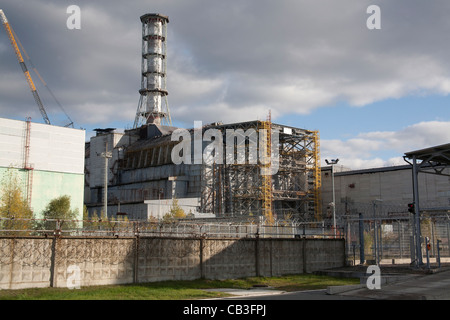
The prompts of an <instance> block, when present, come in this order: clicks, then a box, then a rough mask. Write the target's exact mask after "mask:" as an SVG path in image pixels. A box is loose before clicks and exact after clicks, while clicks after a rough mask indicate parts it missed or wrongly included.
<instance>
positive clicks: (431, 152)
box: [403, 143, 450, 175]
mask: <svg viewBox="0 0 450 320" xmlns="http://www.w3.org/2000/svg"><path fill="white" fill-rule="evenodd" d="M407 158H408V159H413V160H415V161H417V160H421V161H422V162H421V163H420V164H418V171H420V172H426V173H435V174H442V175H448V174H445V173H444V172H443V170H444V169H445V168H448V167H450V143H447V144H442V145H439V146H434V147H429V148H425V149H421V150H416V151H410V152H406V153H405V155H404V156H403V159H405V161H406V162H408V163H409V164H411V163H410V162H409V161H407V160H406V159H407Z"/></svg>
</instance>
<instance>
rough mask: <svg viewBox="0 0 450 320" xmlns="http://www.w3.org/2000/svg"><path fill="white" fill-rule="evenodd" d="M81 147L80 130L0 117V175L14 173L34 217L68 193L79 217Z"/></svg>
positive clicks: (81, 178)
mask: <svg viewBox="0 0 450 320" xmlns="http://www.w3.org/2000/svg"><path fill="white" fill-rule="evenodd" d="M84 148H85V132H84V130H79V129H73V128H65V127H58V126H52V125H47V124H41V123H35V122H31V120H29V119H28V120H27V121H19V120H10V119H4V118H0V177H3V176H5V174H6V172H7V171H8V170H13V171H14V172H15V173H17V176H18V177H19V179H20V181H21V182H22V184H23V190H24V195H25V196H26V198H27V200H28V203H29V205H30V207H31V209H32V210H33V213H34V217H35V218H40V217H41V213H42V211H43V210H44V209H45V207H46V206H47V205H48V203H49V202H50V201H51V200H53V199H55V198H57V197H60V196H64V195H68V196H70V200H71V206H72V209H73V210H77V212H78V218H79V219H82V217H83V201H84V199H83V196H84V195H83V186H84V163H83V159H84Z"/></svg>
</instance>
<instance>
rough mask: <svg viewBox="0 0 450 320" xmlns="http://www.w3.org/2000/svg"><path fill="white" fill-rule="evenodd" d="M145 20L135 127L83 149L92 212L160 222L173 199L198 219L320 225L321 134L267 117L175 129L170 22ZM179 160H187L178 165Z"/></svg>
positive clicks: (102, 135)
mask: <svg viewBox="0 0 450 320" xmlns="http://www.w3.org/2000/svg"><path fill="white" fill-rule="evenodd" d="M140 20H141V22H142V60H141V61H142V63H141V67H142V68H141V88H140V90H139V94H140V98H139V104H138V108H137V111H136V117H135V120H134V125H133V128H132V129H130V130H125V131H124V132H117V131H116V130H115V129H114V128H102V129H96V135H95V136H93V137H91V138H90V141H89V142H87V143H86V152H85V195H84V197H85V204H86V206H87V208H88V211H89V213H90V214H93V213H96V214H97V215H100V214H103V215H105V214H106V215H107V216H108V217H112V216H115V215H117V214H122V215H123V214H126V215H127V217H128V219H130V220H148V219H158V218H162V217H163V216H164V214H166V213H167V212H168V210H169V209H170V207H171V205H172V204H173V200H174V199H176V200H177V202H178V205H179V206H180V207H181V208H182V209H183V210H184V212H185V213H186V214H187V215H189V216H192V217H216V218H220V217H243V216H244V217H245V216H262V217H264V218H267V219H274V218H281V217H285V216H286V215H288V216H289V217H295V218H298V219H302V220H308V221H311V220H312V219H320V215H321V208H320V207H321V200H320V185H321V169H320V158H319V134H318V132H317V131H312V130H306V129H301V128H295V127H291V126H285V125H281V124H276V123H272V121H271V119H270V114H269V116H268V118H267V119H266V120H254V121H247V122H239V123H230V124H223V123H219V122H217V123H211V124H202V123H201V122H200V121H199V122H196V123H195V124H194V127H193V128H189V129H182V128H176V127H174V126H172V120H171V117H170V110H169V107H168V103H167V95H168V91H167V88H166V77H167V74H166V40H167V24H168V23H169V18H168V17H167V16H164V15H161V14H145V15H143V16H141V17H140ZM180 159H181V160H180Z"/></svg>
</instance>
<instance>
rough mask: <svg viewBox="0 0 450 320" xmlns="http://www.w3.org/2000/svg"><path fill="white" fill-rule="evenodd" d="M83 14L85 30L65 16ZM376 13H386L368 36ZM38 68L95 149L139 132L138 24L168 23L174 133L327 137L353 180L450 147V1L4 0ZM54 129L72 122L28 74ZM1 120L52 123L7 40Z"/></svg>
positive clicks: (0, 63) (325, 146)
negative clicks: (363, 171)
mask: <svg viewBox="0 0 450 320" xmlns="http://www.w3.org/2000/svg"><path fill="white" fill-rule="evenodd" d="M73 4H75V5H78V6H79V7H80V9H81V15H80V18H81V29H79V30H76V29H75V30H70V29H68V28H67V24H66V22H67V20H68V19H69V18H70V14H68V13H67V12H66V10H67V7H68V6H70V5H73ZM370 5H377V6H379V8H380V9H381V15H380V17H381V20H380V21H381V29H375V30H371V29H369V28H368V27H367V20H368V19H369V21H372V20H371V16H372V13H367V8H368V7H369V6H370ZM0 8H1V9H3V10H4V12H5V13H6V15H7V17H8V19H9V22H10V24H11V26H12V27H13V29H14V31H15V33H16V34H17V36H18V38H19V40H20V41H21V43H22V45H23V47H24V48H25V50H26V52H27V53H28V55H29V56H30V58H31V62H30V61H28V60H27V61H26V63H27V65H28V67H29V68H30V69H31V63H32V64H33V65H34V66H35V67H36V69H37V70H38V72H39V74H40V75H41V76H42V78H43V79H44V80H45V82H46V83H47V85H48V87H49V88H50V89H51V92H52V93H53V94H54V95H55V96H56V98H57V100H58V102H59V103H60V104H61V105H62V106H63V108H64V110H65V111H66V113H67V114H68V115H69V117H70V118H71V119H72V120H73V122H74V123H75V127H76V128H84V129H86V136H87V138H89V137H90V136H91V135H92V134H93V131H92V130H93V129H95V128H105V127H114V128H118V129H123V128H131V127H132V126H133V122H134V117H135V113H136V108H137V105H138V101H139V93H138V90H139V89H140V67H141V56H140V54H141V32H142V31H141V22H140V20H139V17H140V16H141V15H143V14H145V13H160V14H163V15H167V16H169V19H170V23H169V24H168V39H167V50H168V55H167V90H168V91H169V96H168V102H169V107H170V111H171V116H172V119H173V122H174V125H177V126H181V127H186V128H188V127H193V126H194V121H198V120H200V121H203V123H208V122H216V121H222V122H224V123H230V122H240V121H247V120H256V119H259V120H264V119H266V117H267V115H268V113H269V110H270V111H271V114H272V121H273V122H276V123H279V124H285V125H290V126H295V127H300V128H305V129H311V130H319V131H320V137H321V158H322V161H324V159H331V158H339V159H340V164H342V165H344V166H346V167H350V168H353V169H358V168H370V167H380V166H388V165H397V164H405V162H404V161H403V159H402V155H403V154H404V153H405V152H408V151H412V150H416V149H420V148H424V147H428V146H432V145H439V144H444V143H449V142H450V97H449V96H448V94H449V93H450V41H448V36H449V34H450V19H449V18H448V17H449V14H450V2H449V1H448V0H432V1H423V0H397V1H391V0H389V1H388V0H369V1H366V0H340V1H335V0H278V1H269V0H227V1H223V0H222V1H219V0H130V1H119V0H108V1H107V0H98V1H79V0H70V1H55V0H54V1H50V0H26V1H25V0H2V1H1V2H0ZM31 75H32V77H33V79H34V81H35V83H36V85H37V88H38V90H39V93H40V96H41V98H42V100H43V102H44V105H45V108H46V111H47V113H48V116H49V118H50V121H51V122H52V124H56V125H64V124H66V123H67V119H66V118H65V116H64V114H62V113H61V109H60V108H59V106H58V105H57V103H56V102H55V100H54V99H53V98H52V96H51V95H50V93H49V91H47V88H46V87H45V86H44V85H43V84H42V83H41V82H40V81H39V78H38V76H37V75H36V74H35V73H33V72H32V73H31ZM0 117H4V118H12V119H18V120H25V119H26V118H27V117H31V118H32V121H35V122H43V120H42V117H41V115H40V113H39V110H38V107H37V106H36V104H35V102H34V99H33V97H32V95H31V93H30V91H29V89H28V86H27V83H26V81H25V78H24V75H23V73H22V71H21V68H20V66H19V64H18V63H17V60H16V57H15V55H14V52H13V50H12V47H11V45H10V43H9V40H8V38H7V36H6V33H5V31H4V29H3V28H2V29H0Z"/></svg>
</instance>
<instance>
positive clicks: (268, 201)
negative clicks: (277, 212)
mask: <svg viewBox="0 0 450 320" xmlns="http://www.w3.org/2000/svg"><path fill="white" fill-rule="evenodd" d="M262 132H263V135H265V139H264V140H265V144H264V146H263V150H261V151H262V153H263V158H262V159H263V161H262V165H261V174H262V188H261V189H262V190H261V191H262V204H261V207H262V210H263V214H264V217H265V218H266V223H267V224H273V222H274V220H273V211H272V202H273V190H272V173H271V170H272V169H271V160H272V159H271V158H272V120H271V115H270V111H269V116H268V118H267V121H262ZM260 139H261V133H260Z"/></svg>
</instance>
